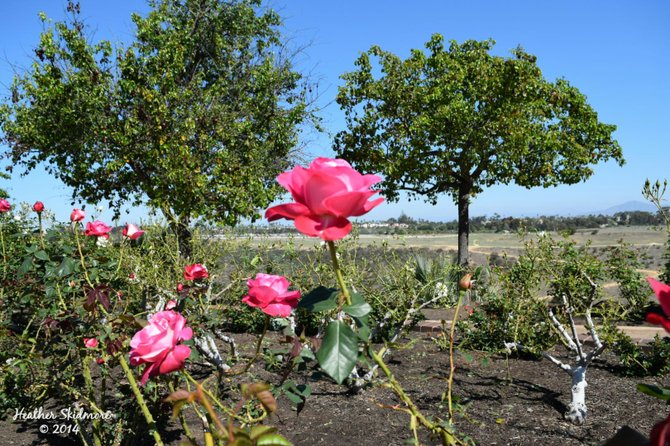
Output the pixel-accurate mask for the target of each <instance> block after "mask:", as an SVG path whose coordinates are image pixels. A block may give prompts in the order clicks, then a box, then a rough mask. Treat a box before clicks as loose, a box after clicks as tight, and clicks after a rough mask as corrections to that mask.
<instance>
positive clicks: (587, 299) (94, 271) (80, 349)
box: [0, 158, 670, 445]
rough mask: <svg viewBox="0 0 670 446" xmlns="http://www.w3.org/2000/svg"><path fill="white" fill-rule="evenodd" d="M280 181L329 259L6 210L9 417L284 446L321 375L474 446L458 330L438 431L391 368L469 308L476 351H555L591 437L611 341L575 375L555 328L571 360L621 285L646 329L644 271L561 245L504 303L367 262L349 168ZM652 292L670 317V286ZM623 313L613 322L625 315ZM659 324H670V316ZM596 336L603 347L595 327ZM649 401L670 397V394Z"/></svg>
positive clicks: (400, 267) (95, 438)
mask: <svg viewBox="0 0 670 446" xmlns="http://www.w3.org/2000/svg"><path fill="white" fill-rule="evenodd" d="M278 181H279V183H280V184H281V185H282V186H284V187H285V188H286V189H287V191H288V192H290V194H291V199H292V200H293V201H292V202H290V203H285V204H280V205H277V206H273V207H271V208H270V209H268V210H267V211H266V216H267V218H268V219H269V220H276V219H279V218H284V219H288V220H291V221H293V222H294V225H295V227H296V228H297V229H298V230H299V231H300V232H302V233H303V234H304V235H306V236H308V237H313V238H315V239H317V240H318V241H320V242H321V243H319V244H317V245H316V246H315V247H314V248H311V249H309V250H299V249H298V248H297V247H296V246H295V245H294V244H291V242H289V243H285V244H282V245H281V246H277V245H276V244H275V243H274V242H268V243H267V244H265V245H264V244H263V242H262V241H258V240H244V239H242V238H241V237H239V236H238V237H231V238H230V239H226V240H224V241H221V240H220V239H214V238H209V236H208V234H206V233H204V234H196V237H195V239H194V240H196V241H197V243H195V244H194V250H193V253H192V256H191V257H189V259H183V258H181V256H180V255H179V252H178V242H177V241H176V239H175V237H174V236H173V235H172V234H171V233H170V232H169V231H167V230H165V228H162V227H159V226H151V227H145V226H143V225H142V226H138V225H136V224H134V223H125V224H124V225H118V224H112V223H111V222H105V221H103V220H100V219H98V218H96V217H95V215H87V213H86V212H85V211H84V210H82V209H73V210H72V212H71V214H70V218H69V221H68V222H65V223H59V222H55V221H53V220H52V218H51V217H50V214H49V203H40V205H37V203H35V205H33V206H32V207H31V206H30V205H28V206H27V208H26V209H27V212H28V213H27V214H25V217H22V218H21V219H18V220H17V219H15V218H14V216H13V209H15V207H13V206H12V203H11V202H10V201H9V200H0V224H1V226H0V236H2V239H1V240H0V241H2V254H3V258H2V260H3V270H2V274H3V275H2V287H1V288H0V301H1V302H2V304H3V306H2V307H0V312H1V314H2V316H3V328H4V329H5V333H7V334H8V335H1V334H0V342H1V343H2V345H3V346H6V347H7V348H4V349H0V363H4V364H6V366H5V367H3V369H2V371H1V372H0V373H1V374H0V378H1V380H2V382H1V388H0V392H2V395H1V396H4V398H2V399H0V404H3V405H4V406H3V407H2V409H4V410H7V409H11V408H13V407H17V406H22V405H31V406H39V405H40V404H43V403H44V401H46V400H47V399H49V398H51V399H53V400H55V401H60V402H63V403H64V402H70V401H76V402H77V404H79V405H80V406H82V407H84V408H86V409H87V410H91V411H97V410H98V409H100V408H101V407H104V408H105V410H111V411H112V412H114V413H113V414H114V419H113V421H111V422H105V423H101V422H99V421H95V420H94V421H91V422H88V421H86V422H82V423H80V428H81V429H80V431H81V432H82V438H83V439H84V440H82V441H87V440H86V439H87V438H88V439H91V440H92V443H94V444H101V445H102V444H112V443H113V442H115V441H117V440H118V441H117V443H118V444H123V443H124V441H125V440H119V438H123V436H124V435H128V438H137V439H142V440H141V441H145V442H147V444H148V443H149V442H153V443H154V444H159V445H161V444H163V441H164V440H163V434H164V430H163V427H162V426H163V423H164V422H165V421H166V420H167V419H168V418H169V417H170V415H172V416H173V417H174V420H175V421H174V422H175V423H180V424H181V425H182V428H183V432H184V433H185V434H184V435H185V436H186V437H187V438H188V440H189V441H191V442H192V443H194V444H198V443H201V442H203V441H204V443H205V444H209V443H208V442H216V441H218V442H219V443H221V444H225V445H229V444H238V443H239V444H282V445H285V444H290V443H289V442H288V441H287V440H286V439H285V438H284V437H283V436H282V435H280V434H279V433H277V431H276V430H275V429H274V428H271V427H269V426H267V424H265V423H267V418H268V416H269V414H270V413H272V412H273V411H275V410H276V409H277V405H278V404H283V403H285V402H286V401H291V403H292V404H294V405H296V409H297V410H300V407H302V406H304V405H305V404H306V403H308V399H309V398H313V397H312V396H310V392H311V391H310V388H309V385H298V384H296V382H294V381H293V380H292V379H291V374H292V372H293V371H294V370H298V369H309V368H310V367H312V368H314V367H319V368H320V369H321V370H322V371H323V372H324V373H325V374H326V375H328V376H330V378H329V379H332V380H334V381H335V382H337V383H338V384H341V385H343V386H346V387H348V390H349V391H352V392H359V391H364V389H365V388H366V387H368V386H373V385H378V384H383V386H384V388H386V389H390V391H392V392H393V393H394V394H395V396H396V398H397V399H398V400H399V401H400V402H401V404H400V405H399V406H398V407H397V409H399V410H402V411H403V412H405V413H407V415H408V425H409V428H410V429H411V430H412V431H413V433H414V435H415V436H416V435H417V433H416V432H417V430H418V429H425V430H427V431H428V432H429V433H430V434H431V435H432V438H434V439H435V441H436V442H439V443H441V444H463V443H466V442H467V440H466V439H463V438H461V437H460V436H459V434H458V429H457V424H456V422H457V420H458V418H457V416H456V414H457V413H458V410H459V406H458V400H457V399H454V398H452V392H453V391H454V390H455V387H454V386H455V385H456V384H457V381H455V380H454V377H455V375H456V374H457V373H458V369H457V368H456V364H455V362H454V360H453V358H454V354H455V350H456V349H457V348H460V349H462V348H464V347H465V345H467V342H466V343H463V344H461V345H460V346H459V339H458V338H457V336H456V330H455V329H456V326H455V325H452V326H451V327H450V330H449V331H448V333H445V334H444V336H443V337H442V341H440V342H441V347H443V348H444V350H447V351H448V352H449V368H448V369H447V370H446V372H445V376H446V377H447V378H446V379H445V380H444V386H443V388H441V389H439V390H438V392H439V393H441V395H442V396H441V399H440V403H441V404H443V405H444V410H443V411H442V412H441V413H440V415H439V416H435V415H433V417H432V418H431V417H426V416H425V415H424V413H423V410H424V409H423V408H422V407H419V406H417V405H415V404H414V403H413V402H412V398H411V396H412V395H411V394H409V393H408V392H406V391H405V389H404V387H403V383H402V377H396V376H394V374H393V366H392V364H391V365H390V364H389V363H388V362H387V360H388V355H389V352H391V351H392V350H393V349H394V348H396V346H397V345H398V344H399V343H400V342H401V340H402V337H403V336H404V335H405V334H406V333H407V331H408V330H409V329H410V327H411V326H412V325H413V324H414V323H416V321H417V320H418V318H419V317H420V312H421V310H422V309H423V308H425V307H426V306H428V305H441V304H445V303H450V304H453V303H455V316H454V319H458V315H459V311H460V310H461V309H462V310H463V311H464V312H466V314H465V318H464V320H465V326H466V327H468V330H470V332H467V331H462V332H461V333H465V334H466V337H465V338H461V339H464V340H465V341H469V342H473V340H478V341H482V340H486V342H489V343H496V342H498V341H500V339H503V338H504V339H507V340H509V341H510V342H512V341H513V344H514V347H516V348H521V349H523V348H525V347H530V346H532V347H540V348H537V349H534V351H535V352H536V354H539V355H544V356H545V357H547V358H549V359H550V360H552V362H554V363H555V364H556V365H558V366H559V367H560V368H561V369H563V370H565V371H567V372H569V373H571V376H572V378H573V393H574V394H575V395H577V396H576V397H575V398H574V399H573V403H574V404H571V406H570V413H569V414H568V418H569V419H571V420H572V421H575V422H584V420H585V415H586V405H585V398H584V395H585V393H584V392H583V390H584V388H585V387H586V386H585V380H583V379H582V378H585V372H586V368H587V366H588V365H589V363H590V361H591V360H592V359H593V358H595V357H596V356H597V355H598V354H599V353H600V352H601V351H602V349H603V348H604V343H602V344H600V343H599V342H600V341H599V340H598V342H597V346H596V348H595V349H594V350H593V351H592V352H588V351H587V350H586V349H585V348H584V346H583V345H581V344H580V343H579V342H578V341H574V340H573V341H572V342H573V347H574V348H573V350H574V351H575V352H576V354H577V356H578V360H577V361H576V363H575V364H574V366H573V365H570V364H567V363H563V362H560V361H558V360H557V359H556V358H555V357H553V356H551V354H549V353H547V352H546V351H545V345H546V348H548V346H549V345H550V344H551V345H553V341H554V339H552V338H551V336H550V333H551V331H550V330H549V324H553V325H554V326H555V327H556V329H557V330H558V332H559V333H561V336H563V339H564V341H565V342H566V343H567V344H568V345H570V340H569V337H568V336H565V333H567V330H566V328H565V327H566V326H568V325H566V324H570V320H571V319H572V316H573V315H574V314H577V313H579V312H582V313H583V314H584V315H585V316H586V318H587V320H590V318H591V316H590V312H591V311H593V312H594V313H595V312H598V313H597V314H598V316H603V315H606V314H605V313H604V311H610V310H611V309H608V308H607V307H606V306H603V305H599V306H598V308H597V309H596V308H595V307H594V298H595V297H597V296H599V294H598V293H599V291H598V286H599V285H598V284H600V283H601V282H602V281H603V280H604V279H605V277H609V276H611V277H615V278H621V280H623V281H624V282H626V284H625V287H624V288H622V291H621V296H623V297H625V298H626V299H629V305H628V308H627V309H626V310H625V311H629V313H628V314H632V312H633V310H634V309H633V308H632V307H634V306H636V305H638V304H639V302H642V300H643V299H640V295H639V294H640V293H641V291H640V289H639V288H638V287H636V285H635V282H636V280H637V276H635V275H632V274H628V272H627V271H628V270H627V268H629V266H630V265H628V264H626V263H625V262H623V263H622V262H618V261H612V262H610V263H607V262H601V261H600V260H598V259H595V258H593V257H592V256H589V255H587V253H586V251H584V250H581V249H577V248H576V247H575V246H573V245H571V244H569V243H565V244H562V245H560V246H558V247H559V248H560V249H562V251H561V254H560V256H559V257H560V258H558V259H557V258H556V256H555V254H556V253H555V248H556V246H555V245H552V244H551V243H544V244H543V243H542V242H540V244H539V245H538V246H537V247H536V251H535V252H534V253H529V254H532V255H528V256H525V257H524V256H522V258H521V259H520V260H519V262H518V263H517V264H516V265H514V266H512V267H511V268H510V269H509V270H507V271H504V272H500V273H499V275H496V277H497V278H494V280H490V282H491V283H492V285H490V286H491V288H490V289H489V288H488V287H489V284H488V282H489V279H484V278H483V277H484V276H485V274H484V273H482V270H480V269H475V270H473V271H463V270H461V269H459V268H457V267H456V266H454V265H441V266H439V268H432V267H431V268H428V266H427V265H428V262H424V263H425V264H424V265H423V266H421V264H420V263H421V261H419V260H417V259H416V258H415V257H413V256H412V257H409V258H408V257H405V258H401V257H399V256H398V253H397V252H393V251H392V250H389V249H388V247H385V246H382V247H379V248H374V249H371V248H365V249H361V248H360V247H359V246H358V244H357V241H356V233H355V232H356V231H355V230H354V229H353V225H352V222H351V220H350V219H351V217H355V216H361V215H364V214H365V213H366V212H368V211H369V210H371V209H373V208H374V207H376V206H378V205H379V204H380V203H381V201H382V200H381V199H380V198H377V199H374V198H373V196H374V195H375V193H376V191H375V190H374V189H372V186H374V185H375V184H376V183H377V182H378V181H379V178H378V177H376V176H374V175H363V174H361V173H359V172H357V171H355V170H354V169H353V168H351V166H350V165H349V164H348V163H346V162H344V161H342V160H331V159H327V158H319V159H317V160H315V161H314V162H312V163H311V164H310V165H309V166H308V167H304V168H303V167H300V166H298V167H295V168H294V169H293V170H291V171H289V172H286V173H284V174H281V175H280V176H279V177H278ZM3 209H4V210H3ZM618 255H620V257H621V258H627V255H626V254H625V253H619V254H618ZM526 257H527V258H526ZM552 262H553V263H552ZM435 264H437V262H436V263H435ZM429 270H430V271H429ZM547 277H549V279H547ZM650 283H651V284H652V286H653V288H654V290H655V291H656V292H657V295H658V296H659V301H660V303H661V307H662V309H663V310H667V308H666V305H665V304H666V303H667V302H665V301H666V300H667V296H666V294H667V293H666V291H667V289H666V288H667V287H666V286H665V285H663V284H662V283H660V282H654V281H652V280H650ZM542 286H545V287H547V289H548V290H549V292H550V294H551V295H552V296H555V297H561V298H562V296H566V298H565V300H567V302H568V303H567V304H566V309H565V310H564V311H563V310H560V311H559V310H557V308H558V307H557V306H555V305H554V306H551V307H548V306H547V302H546V301H537V302H534V303H532V304H531V303H530V299H533V298H534V296H535V294H536V292H537V290H538V289H539V288H540V287H542ZM496 287H498V289H497V290H496ZM501 290H502V291H501ZM496 292H497V293H498V294H497V298H496V299H492V298H491V296H492V295H493V294H492V293H496ZM475 295H477V297H478V300H483V302H479V301H478V302H477V304H476V305H475V307H474V309H473V308H472V307H471V306H470V305H469V304H468V305H466V306H465V307H463V305H462V304H463V303H464V302H465V301H466V299H471V298H472V297H473V296H475ZM512 295H514V296H516V297H517V298H516V299H512V298H511V296H512ZM668 295H670V294H668ZM487 299H488V300H490V302H487ZM559 304H560V301H559ZM542 309H544V310H548V312H549V315H550V316H551V318H550V320H549V322H547V321H546V320H545V322H544V324H542V322H537V321H535V322H533V324H535V323H537V325H532V324H527V322H529V321H530V319H532V318H535V316H538V315H540V313H542V311H540V310H542ZM531 310H532V311H531ZM536 310H538V311H536ZM639 310H640V309H639V308H638V309H635V313H639ZM611 311H614V313H612V312H610V313H607V314H615V313H616V311H615V310H611ZM498 313H500V314H498ZM617 314H619V313H617ZM620 314H623V313H620ZM501 315H502V316H504V318H501V317H500V316H501ZM496 318H497V319H496ZM647 318H648V320H649V321H650V322H654V323H659V324H662V325H663V326H666V325H667V324H666V322H667V320H668V318H667V314H666V315H665V316H663V315H661V314H660V313H658V314H655V313H652V314H651V315H649V316H648V317H647ZM494 319H496V321H493V320H494ZM485 322H486V323H485ZM494 322H495V323H494ZM589 327H590V329H591V328H593V329H594V330H593V331H592V336H593V337H594V339H597V336H598V335H597V333H596V331H595V327H593V324H592V323H591V324H590V326H589ZM461 328H462V327H461ZM561 328H562V329H561ZM235 330H240V331H247V332H254V333H256V334H258V336H257V338H256V340H255V341H254V345H250V346H245V347H247V348H245V349H240V348H239V347H240V346H239V345H237V343H236V340H235V337H236V335H235V334H234V333H231V331H235ZM270 330H281V331H282V335H283V336H282V339H283V340H285V341H286V342H287V347H286V348H285V349H280V351H277V350H276V349H272V350H266V349H264V342H265V340H266V336H267V333H268V332H269V331H270ZM510 334H512V335H514V336H515V337H511V338H510V337H507V336H509V335H510ZM472 336H474V337H472ZM505 342H507V341H505ZM523 342H526V343H527V344H528V345H524V344H523ZM380 343H381V344H383V345H381V346H380ZM10 345H11V348H9V346H10ZM501 345H502V343H499V344H498V346H501ZM240 350H244V351H247V352H248V351H249V350H251V351H253V354H251V355H250V356H249V355H247V356H244V354H240ZM44 358H48V360H47V361H45V360H44ZM195 364H197V370H199V371H202V370H203V367H209V369H208V372H207V373H208V374H209V377H210V378H205V379H204V380H199V379H196V378H194V377H193V376H192V375H191V373H192V371H193V370H194V368H195V367H196V365H195ZM261 364H262V365H263V366H265V367H266V368H267V370H268V371H270V372H275V373H276V381H273V382H272V383H270V384H268V383H254V382H249V380H251V379H252V378H251V377H252V376H253V375H254V370H255V369H254V368H257V367H260V366H261ZM206 370H207V369H206ZM120 376H121V377H122V379H121V380H119V377H120ZM121 382H123V383H127V385H125V384H124V385H121V384H120V383H121ZM575 389H576V391H575ZM642 389H643V391H646V392H647V393H654V392H656V393H658V392H660V394H661V395H665V393H664V390H663V389H661V390H658V389H653V388H651V387H650V386H646V387H645V386H643V387H642ZM580 392H581V393H580ZM277 396H286V398H287V399H286V400H284V399H279V400H276V399H275V397H277ZM165 402H167V403H170V404H171V405H172V406H173V408H172V410H168V409H166V406H165V404H164V403H165ZM573 406H574V407H573ZM100 410H102V409H100ZM190 411H193V412H192V414H195V415H196V417H195V419H196V420H201V419H204V420H205V421H204V425H203V426H202V429H198V432H201V431H202V432H203V434H202V435H203V437H204V438H199V437H198V438H195V437H196V436H197V435H194V434H192V433H191V432H194V431H195V429H192V428H193V426H191V428H189V425H188V419H187V417H185V416H184V414H185V413H188V412H190ZM243 412H246V413H247V416H243V415H242V414H243ZM249 414H253V418H252V420H253V421H249V418H248V417H249V416H251V415H249ZM203 415H204V417H203ZM659 418H660V417H659ZM193 419H194V418H193V417H191V418H190V420H193ZM256 423H264V424H263V427H262V429H261V430H258V429H254V428H253V425H254V424H256ZM198 424H200V421H198ZM666 424H667V423H666ZM666 424H663V423H659V425H658V426H657V428H656V429H655V431H654V436H655V437H654V438H656V437H658V438H661V437H663V435H664V432H665V430H667V429H666V427H665V426H666ZM261 431H262V432H261ZM119 435H121V437H119ZM415 438H418V437H415ZM417 441H418V440H417ZM240 442H242V443H240ZM245 442H246V443H245Z"/></svg>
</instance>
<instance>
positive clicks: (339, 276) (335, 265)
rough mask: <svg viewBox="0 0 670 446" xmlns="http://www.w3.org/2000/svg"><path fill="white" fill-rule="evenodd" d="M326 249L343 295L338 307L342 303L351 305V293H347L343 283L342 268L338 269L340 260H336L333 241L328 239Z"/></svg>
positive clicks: (335, 249)
mask: <svg viewBox="0 0 670 446" xmlns="http://www.w3.org/2000/svg"><path fill="white" fill-rule="evenodd" d="M328 249H329V250H330V260H331V261H332V262H333V270H334V271H335V275H336V276H337V283H338V284H339V285H340V288H341V289H342V295H343V296H344V302H342V301H340V307H342V305H343V304H344V303H346V304H347V305H351V294H349V289H348V288H347V285H346V284H345V283H344V276H343V275H342V270H341V269H340V262H338V260H337V248H336V247H335V242H333V241H330V240H329V241H328Z"/></svg>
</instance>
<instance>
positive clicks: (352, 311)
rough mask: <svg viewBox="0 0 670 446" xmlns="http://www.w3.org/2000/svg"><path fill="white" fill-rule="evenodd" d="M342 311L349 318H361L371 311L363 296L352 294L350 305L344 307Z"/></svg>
mask: <svg viewBox="0 0 670 446" xmlns="http://www.w3.org/2000/svg"><path fill="white" fill-rule="evenodd" d="M342 310H344V312H345V313H347V314H348V315H349V316H352V317H355V318H362V317H364V316H367V315H368V314H369V313H370V311H372V307H371V306H370V304H368V303H367V302H366V301H365V299H363V296H361V295H360V294H357V293H354V294H352V295H351V305H345V306H344V307H343V308H342Z"/></svg>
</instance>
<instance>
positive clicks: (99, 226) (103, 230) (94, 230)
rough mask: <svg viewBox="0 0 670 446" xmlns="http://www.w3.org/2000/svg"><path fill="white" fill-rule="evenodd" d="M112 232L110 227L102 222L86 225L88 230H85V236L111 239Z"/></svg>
mask: <svg viewBox="0 0 670 446" xmlns="http://www.w3.org/2000/svg"><path fill="white" fill-rule="evenodd" d="M111 230H112V228H111V227H110V226H107V225H106V224H104V223H103V222H101V221H100V220H96V221H93V222H90V221H89V222H88V223H86V230H84V235H86V236H90V237H93V236H95V237H104V238H106V239H108V238H109V232H110V231H111Z"/></svg>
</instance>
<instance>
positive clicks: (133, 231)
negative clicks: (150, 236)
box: [122, 223, 144, 240]
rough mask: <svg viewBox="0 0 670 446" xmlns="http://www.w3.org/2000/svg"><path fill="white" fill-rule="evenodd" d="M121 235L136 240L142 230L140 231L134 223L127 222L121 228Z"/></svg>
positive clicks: (142, 232)
mask: <svg viewBox="0 0 670 446" xmlns="http://www.w3.org/2000/svg"><path fill="white" fill-rule="evenodd" d="M122 233H123V236H124V237H128V238H129V239H130V240H137V239H138V238H140V237H141V236H142V234H144V231H140V228H138V227H137V226H136V225H134V224H132V223H129V224H126V227H125V228H123V231H122Z"/></svg>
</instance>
